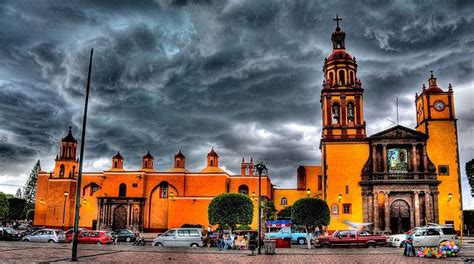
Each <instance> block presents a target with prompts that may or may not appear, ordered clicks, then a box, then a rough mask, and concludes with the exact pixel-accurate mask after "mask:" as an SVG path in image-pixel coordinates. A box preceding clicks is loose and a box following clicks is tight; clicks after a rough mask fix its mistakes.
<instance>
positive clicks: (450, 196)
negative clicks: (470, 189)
mask: <svg viewBox="0 0 474 264" xmlns="http://www.w3.org/2000/svg"><path fill="white" fill-rule="evenodd" d="M452 199H453V194H452V193H449V194H448V201H451V200H452Z"/></svg>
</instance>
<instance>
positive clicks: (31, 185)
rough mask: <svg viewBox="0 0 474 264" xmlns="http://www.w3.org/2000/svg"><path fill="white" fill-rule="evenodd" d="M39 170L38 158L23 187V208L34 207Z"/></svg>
mask: <svg viewBox="0 0 474 264" xmlns="http://www.w3.org/2000/svg"><path fill="white" fill-rule="evenodd" d="M40 171H41V165H40V161H39V160H38V161H37V162H36V164H35V166H34V167H33V169H32V170H31V173H30V177H28V180H27V181H26V185H25V187H24V188H23V198H24V199H25V200H26V207H25V209H26V210H28V209H34V208H35V203H36V190H37V184H38V173H39V172H40Z"/></svg>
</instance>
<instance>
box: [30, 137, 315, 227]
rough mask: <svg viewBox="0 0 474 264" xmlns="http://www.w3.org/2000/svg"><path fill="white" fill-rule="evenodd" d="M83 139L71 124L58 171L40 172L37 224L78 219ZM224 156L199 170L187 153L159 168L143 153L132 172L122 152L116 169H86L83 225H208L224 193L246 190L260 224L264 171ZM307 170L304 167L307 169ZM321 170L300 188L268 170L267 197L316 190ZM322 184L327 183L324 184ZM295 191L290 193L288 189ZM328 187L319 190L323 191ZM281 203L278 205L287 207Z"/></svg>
mask: <svg viewBox="0 0 474 264" xmlns="http://www.w3.org/2000/svg"><path fill="white" fill-rule="evenodd" d="M76 147H77V141H76V140H75V138H74V137H73V135H72V131H71V129H70V130H69V132H68V134H67V136H66V137H64V138H63V139H62V141H61V148H60V154H59V156H58V157H57V158H56V166H55V169H54V171H52V172H49V173H47V172H41V173H40V174H39V176H38V193H37V203H36V210H35V225H39V226H42V225H44V226H50V227H59V228H68V227H71V226H72V225H73V221H74V203H75V199H74V198H75V192H76V186H77V168H78V161H77V159H76ZM219 158H220V157H219V156H218V154H217V153H216V152H215V151H214V149H212V150H211V151H210V152H209V153H208V155H207V163H206V166H205V167H204V168H203V169H202V170H200V171H198V172H191V171H188V170H187V169H186V166H185V164H186V157H185V156H184V154H183V153H182V152H181V151H179V152H178V153H177V154H176V155H175V157H174V162H173V168H171V169H168V170H166V171H157V170H155V168H154V164H153V161H154V157H153V156H152V155H151V154H150V152H148V153H147V154H146V155H145V156H143V159H142V164H141V169H139V170H134V171H126V170H124V169H123V165H124V161H125V159H124V158H123V157H122V155H121V153H120V152H118V153H117V154H116V155H115V156H113V158H112V160H111V168H110V169H109V170H106V171H102V172H85V173H83V179H82V188H81V209H80V210H81V211H80V220H79V225H80V226H81V227H87V228H91V229H117V228H130V229H134V230H140V231H162V230H166V229H168V228H172V227H180V226H182V225H183V224H201V225H203V226H207V225H208V224H209V223H208V214H207V209H208V205H209V203H210V201H211V200H212V199H213V198H214V197H215V196H217V195H219V194H222V193H243V194H246V195H248V196H249V197H251V198H253V199H252V200H253V201H254V203H255V212H254V221H253V223H252V225H251V226H252V227H253V228H256V225H257V222H258V221H257V215H258V214H257V212H258V211H257V204H256V198H257V196H258V176H257V175H255V174H254V163H253V160H252V159H251V160H250V161H248V162H246V161H245V160H244V159H242V163H241V168H242V169H241V174H239V175H230V174H229V173H227V172H226V171H224V170H223V169H221V168H220V167H219ZM303 171H304V172H303ZM318 172H319V171H318V170H316V171H315V170H314V169H311V168H310V167H308V173H306V169H305V167H301V168H300V169H299V173H300V174H304V175H300V176H299V181H300V182H301V183H300V186H299V189H292V190H281V191H282V192H283V194H280V190H277V189H275V188H274V186H273V184H272V182H271V180H270V178H269V177H268V176H266V175H262V179H261V181H262V196H263V197H264V199H269V200H272V201H273V199H274V197H277V198H278V199H279V201H281V200H282V198H283V201H285V200H286V201H289V202H294V201H296V200H297V199H299V198H301V197H306V196H307V191H308V188H310V187H311V188H314V189H313V190H315V192H313V195H317V194H318V192H317V191H316V190H318V189H319V190H322V187H321V186H320V187H318V186H316V185H315V182H314V181H313V180H312V179H317V175H314V173H316V174H317V173H318ZM320 184H322V183H320ZM288 191H289V193H287V192H288ZM321 194H322V192H319V195H321ZM285 206H286V203H285V202H284V204H283V205H280V204H278V206H277V207H278V208H279V209H281V208H284V207H285Z"/></svg>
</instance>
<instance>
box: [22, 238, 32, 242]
mask: <svg viewBox="0 0 474 264" xmlns="http://www.w3.org/2000/svg"><path fill="white" fill-rule="evenodd" d="M23 242H31V241H30V240H29V239H23Z"/></svg>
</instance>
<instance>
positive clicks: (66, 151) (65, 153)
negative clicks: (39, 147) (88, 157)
mask: <svg viewBox="0 0 474 264" xmlns="http://www.w3.org/2000/svg"><path fill="white" fill-rule="evenodd" d="M76 150H77V140H76V139H75V138H74V136H73V135H72V127H69V131H68V133H67V135H66V136H65V137H64V138H63V139H62V140H61V149H60V150H59V158H60V159H62V160H75V159H76Z"/></svg>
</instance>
